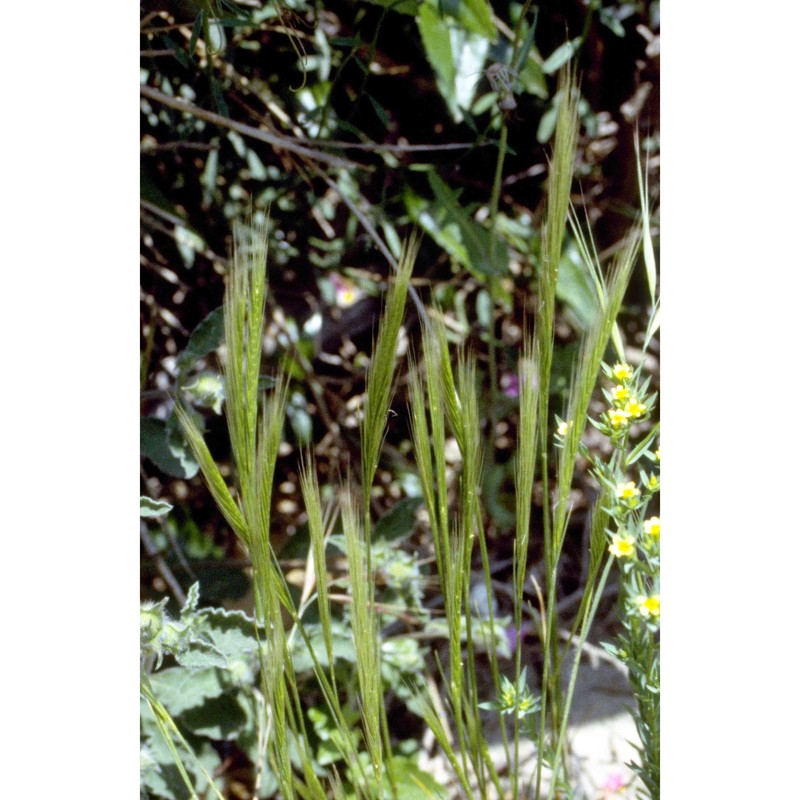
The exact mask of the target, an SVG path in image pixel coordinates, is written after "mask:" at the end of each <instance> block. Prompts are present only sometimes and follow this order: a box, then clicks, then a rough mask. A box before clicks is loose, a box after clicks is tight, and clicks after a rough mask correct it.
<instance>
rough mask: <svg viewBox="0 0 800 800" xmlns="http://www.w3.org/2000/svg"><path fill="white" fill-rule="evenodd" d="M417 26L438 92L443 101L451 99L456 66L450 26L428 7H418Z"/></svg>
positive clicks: (434, 10) (453, 91)
mask: <svg viewBox="0 0 800 800" xmlns="http://www.w3.org/2000/svg"><path fill="white" fill-rule="evenodd" d="M417 25H418V26H419V32H420V36H421V37H422V45H423V47H424V48H425V54H426V55H427V56H428V61H429V62H430V64H431V66H432V67H433V71H434V73H435V74H436V82H437V84H438V85H439V91H440V92H441V93H442V96H443V97H444V98H445V100H447V99H448V98H452V96H453V95H454V93H455V86H456V66H455V63H454V62H453V50H452V48H451V46H450V26H449V25H448V24H447V23H446V22H445V21H444V20H443V19H442V17H441V16H440V15H439V14H438V12H437V11H436V9H434V8H433V7H432V6H430V5H423V6H421V7H420V9H419V14H418V15H417Z"/></svg>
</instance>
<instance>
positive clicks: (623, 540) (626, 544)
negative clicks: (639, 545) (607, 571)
mask: <svg viewBox="0 0 800 800" xmlns="http://www.w3.org/2000/svg"><path fill="white" fill-rule="evenodd" d="M608 552H609V553H611V555H612V556H614V557H615V558H627V557H628V556H632V555H633V554H634V552H636V539H634V538H633V536H620V535H619V534H618V533H613V534H611V544H610V545H609V546H608Z"/></svg>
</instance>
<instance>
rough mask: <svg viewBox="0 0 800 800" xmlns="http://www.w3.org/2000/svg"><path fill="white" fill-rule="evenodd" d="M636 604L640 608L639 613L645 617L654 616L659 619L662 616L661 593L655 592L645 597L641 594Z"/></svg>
mask: <svg viewBox="0 0 800 800" xmlns="http://www.w3.org/2000/svg"><path fill="white" fill-rule="evenodd" d="M636 605H637V606H638V608H639V613H640V614H641V615H642V616H643V617H653V619H658V617H660V616H661V595H658V594H653V595H650V597H645V596H644V595H643V594H640V595H639V596H638V597H637V598H636Z"/></svg>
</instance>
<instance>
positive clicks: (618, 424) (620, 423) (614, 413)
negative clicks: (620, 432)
mask: <svg viewBox="0 0 800 800" xmlns="http://www.w3.org/2000/svg"><path fill="white" fill-rule="evenodd" d="M630 418H631V415H630V413H629V412H628V411H623V410H622V409H621V408H612V409H610V410H609V412H608V422H609V424H610V425H611V427H612V428H625V427H626V426H627V425H628V420H629V419H630Z"/></svg>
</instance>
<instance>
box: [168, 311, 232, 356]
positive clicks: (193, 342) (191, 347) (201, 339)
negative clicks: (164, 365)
mask: <svg viewBox="0 0 800 800" xmlns="http://www.w3.org/2000/svg"><path fill="white" fill-rule="evenodd" d="M222 311H223V309H222V306H220V307H219V308H215V309H214V310H213V311H212V312H211V313H210V314H209V315H208V316H207V317H206V318H205V319H204V320H203V321H202V322H200V323H198V325H197V327H196V328H195V329H194V330H193V331H192V334H191V336H190V337H189V342H188V343H187V345H186V347H185V348H184V349H183V352H182V353H181V354H180V356H178V358H179V359H184V358H185V359H190V358H191V359H195V358H202V357H203V356H205V355H208V354H209V353H211V352H213V351H214V350H216V349H217V348H218V347H219V346H220V345H221V344H222V338H223V330H222Z"/></svg>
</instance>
